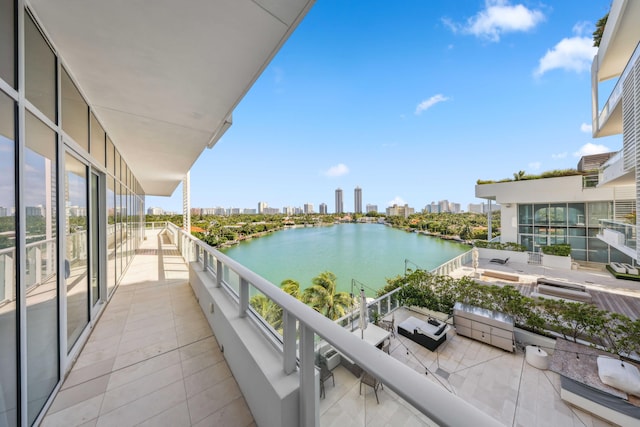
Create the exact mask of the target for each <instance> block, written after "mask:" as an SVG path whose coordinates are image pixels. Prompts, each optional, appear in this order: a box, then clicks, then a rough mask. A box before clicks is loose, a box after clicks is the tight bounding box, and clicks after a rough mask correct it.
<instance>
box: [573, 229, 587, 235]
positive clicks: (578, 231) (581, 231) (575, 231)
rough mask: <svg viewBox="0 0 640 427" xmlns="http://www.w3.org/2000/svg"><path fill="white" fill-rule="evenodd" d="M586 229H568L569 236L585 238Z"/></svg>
mask: <svg viewBox="0 0 640 427" xmlns="http://www.w3.org/2000/svg"><path fill="white" fill-rule="evenodd" d="M586 235H587V229H586V228H570V229H569V236H586Z"/></svg>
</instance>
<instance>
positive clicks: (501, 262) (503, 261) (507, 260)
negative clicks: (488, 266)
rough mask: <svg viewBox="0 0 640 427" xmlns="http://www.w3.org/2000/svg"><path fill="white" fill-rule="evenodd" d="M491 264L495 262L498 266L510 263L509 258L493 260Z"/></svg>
mask: <svg viewBox="0 0 640 427" xmlns="http://www.w3.org/2000/svg"><path fill="white" fill-rule="evenodd" d="M489 262H495V263H496V264H506V263H508V262H509V257H506V258H505V259H501V258H491V259H490V260H489Z"/></svg>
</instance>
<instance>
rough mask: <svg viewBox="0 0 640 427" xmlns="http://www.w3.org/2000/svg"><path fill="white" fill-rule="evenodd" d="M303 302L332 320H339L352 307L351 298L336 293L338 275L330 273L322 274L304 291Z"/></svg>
mask: <svg viewBox="0 0 640 427" xmlns="http://www.w3.org/2000/svg"><path fill="white" fill-rule="evenodd" d="M302 301H303V302H304V303H306V304H308V305H309V306H311V308H313V309H314V310H316V311H318V312H319V313H322V314H323V315H325V316H327V317H328V318H329V319H331V320H336V319H339V318H340V317H342V316H344V315H345V314H346V313H347V309H348V308H349V307H350V306H351V302H352V301H351V296H349V294H348V293H346V292H336V275H335V274H333V273H332V272H330V271H325V272H322V273H320V274H319V275H318V276H316V277H314V278H313V280H312V285H311V286H309V287H308V288H307V289H305V290H304V292H303V294H302Z"/></svg>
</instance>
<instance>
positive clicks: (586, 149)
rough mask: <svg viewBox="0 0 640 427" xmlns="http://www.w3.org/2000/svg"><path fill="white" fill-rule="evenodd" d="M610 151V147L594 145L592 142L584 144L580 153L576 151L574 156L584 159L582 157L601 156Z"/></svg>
mask: <svg viewBox="0 0 640 427" xmlns="http://www.w3.org/2000/svg"><path fill="white" fill-rule="evenodd" d="M608 151H611V150H609V147H607V146H605V145H602V144H593V143H591V142H588V143H586V144H584V145H583V146H582V147H580V149H579V150H578V151H576V152H575V153H573V155H574V156H575V157H582V156H589V155H591V154H600V153H606V152H608Z"/></svg>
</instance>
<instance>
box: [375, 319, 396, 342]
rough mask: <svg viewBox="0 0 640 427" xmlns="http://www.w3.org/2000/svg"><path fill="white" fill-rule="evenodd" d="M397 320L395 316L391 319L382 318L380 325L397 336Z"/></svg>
mask: <svg viewBox="0 0 640 427" xmlns="http://www.w3.org/2000/svg"><path fill="white" fill-rule="evenodd" d="M395 323H396V321H395V318H391V320H381V321H380V322H379V325H380V327H381V328H383V329H386V330H387V331H389V332H391V336H392V337H394V338H395V337H396V331H395V329H396V325H395Z"/></svg>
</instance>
